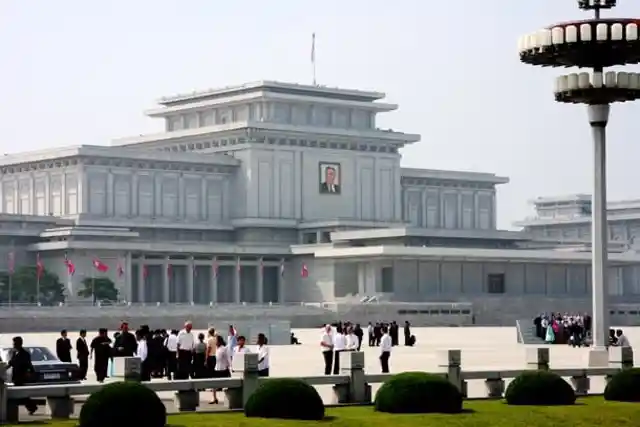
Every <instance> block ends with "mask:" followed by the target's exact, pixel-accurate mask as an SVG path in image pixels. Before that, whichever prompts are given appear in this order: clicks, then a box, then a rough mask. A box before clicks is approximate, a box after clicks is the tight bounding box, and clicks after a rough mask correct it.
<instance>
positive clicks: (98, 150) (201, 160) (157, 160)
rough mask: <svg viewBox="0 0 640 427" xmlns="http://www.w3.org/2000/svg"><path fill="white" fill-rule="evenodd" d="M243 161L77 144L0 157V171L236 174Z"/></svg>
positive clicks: (194, 154)
mask: <svg viewBox="0 0 640 427" xmlns="http://www.w3.org/2000/svg"><path fill="white" fill-rule="evenodd" d="M239 164H240V161H239V160H237V159H234V158H233V157H230V156H225V155H218V154H209V155H206V156H203V155H202V154H196V153H175V154H174V153H168V152H166V151H160V150H148V151H143V150H136V149H126V148H125V149H123V148H114V147H104V146H87V145H83V146H77V147H63V148H60V149H51V150H43V151H37V152H31V153H24V154H15V155H9V156H4V157H0V172H1V173H2V174H13V173H21V172H29V171H45V170H48V169H60V168H67V167H69V166H77V165H98V166H109V167H125V168H136V169H138V170H143V169H156V170H175V171H203V172H210V173H216V172H217V173H226V174H229V173H232V172H233V170H234V169H235V167H237V166H238V165H239Z"/></svg>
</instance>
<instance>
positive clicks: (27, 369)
mask: <svg viewBox="0 0 640 427" xmlns="http://www.w3.org/2000/svg"><path fill="white" fill-rule="evenodd" d="M8 365H9V367H10V368H12V369H13V372H12V374H11V380H12V381H13V384H14V385H24V384H26V383H28V382H29V381H30V380H33V377H34V376H35V369H34V368H33V364H32V363H31V354H29V352H28V351H27V350H25V349H24V348H21V349H20V350H14V351H13V354H12V355H11V360H9V364H8Z"/></svg>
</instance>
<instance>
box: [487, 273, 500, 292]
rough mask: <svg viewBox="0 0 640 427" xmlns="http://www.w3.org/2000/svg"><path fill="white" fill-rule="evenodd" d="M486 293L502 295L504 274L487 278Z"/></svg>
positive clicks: (490, 275) (491, 275)
mask: <svg viewBox="0 0 640 427" xmlns="http://www.w3.org/2000/svg"><path fill="white" fill-rule="evenodd" d="M487 291H488V292H489V293H490V294H504V274H502V273H499V274H489V275H488V276H487Z"/></svg>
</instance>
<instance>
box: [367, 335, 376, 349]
mask: <svg viewBox="0 0 640 427" xmlns="http://www.w3.org/2000/svg"><path fill="white" fill-rule="evenodd" d="M375 342H376V341H375V337H374V336H373V334H369V347H373V345H374V343H375Z"/></svg>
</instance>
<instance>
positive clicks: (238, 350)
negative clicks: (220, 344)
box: [233, 345, 251, 354]
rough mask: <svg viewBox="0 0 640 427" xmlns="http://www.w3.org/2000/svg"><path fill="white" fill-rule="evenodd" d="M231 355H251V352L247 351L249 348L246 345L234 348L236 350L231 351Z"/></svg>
mask: <svg viewBox="0 0 640 427" xmlns="http://www.w3.org/2000/svg"><path fill="white" fill-rule="evenodd" d="M233 353H234V354H244V353H251V350H249V348H248V347H247V346H246V345H245V346H244V347H240V346H236V348H234V349H233Z"/></svg>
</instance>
